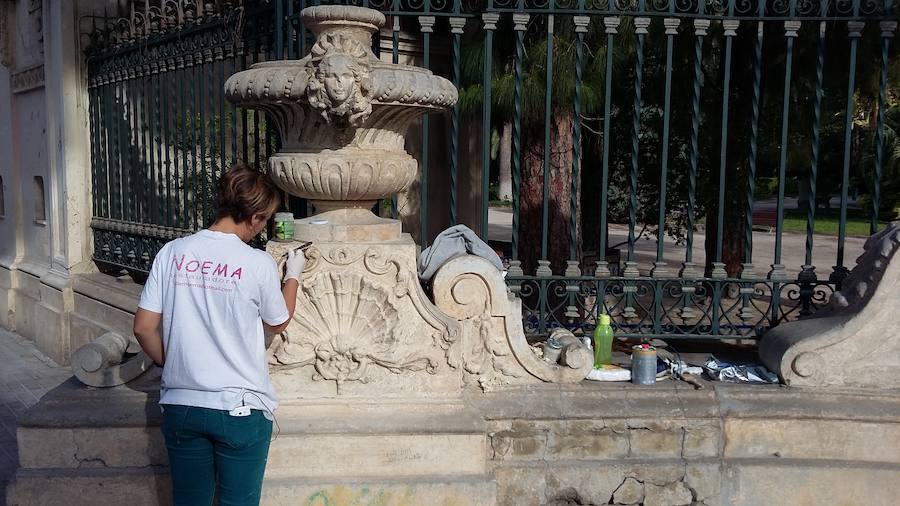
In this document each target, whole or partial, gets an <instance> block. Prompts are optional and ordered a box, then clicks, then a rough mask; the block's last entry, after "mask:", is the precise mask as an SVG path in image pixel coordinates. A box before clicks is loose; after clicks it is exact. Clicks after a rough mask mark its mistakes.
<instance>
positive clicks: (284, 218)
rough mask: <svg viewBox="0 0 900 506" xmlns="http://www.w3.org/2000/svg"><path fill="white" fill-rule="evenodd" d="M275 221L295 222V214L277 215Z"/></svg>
mask: <svg viewBox="0 0 900 506" xmlns="http://www.w3.org/2000/svg"><path fill="white" fill-rule="evenodd" d="M275 221H294V213H275Z"/></svg>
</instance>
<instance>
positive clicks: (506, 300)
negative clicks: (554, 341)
mask: <svg viewBox="0 0 900 506" xmlns="http://www.w3.org/2000/svg"><path fill="white" fill-rule="evenodd" d="M432 286H433V293H434V302H435V305H436V306H437V307H438V308H440V309H441V311H443V312H445V313H447V314H448V315H450V316H451V317H453V318H455V319H456V320H457V321H458V322H459V324H460V334H459V338H458V339H456V340H454V341H448V342H445V343H444V348H445V349H446V351H447V362H448V363H449V364H450V366H451V367H455V368H459V369H461V370H462V371H463V373H464V380H465V381H466V383H467V384H473V383H474V384H477V385H479V386H481V387H482V388H483V389H487V388H491V387H496V386H502V385H508V384H522V383H536V382H541V381H546V382H555V383H577V382H579V381H581V380H583V379H584V378H585V377H586V376H587V374H588V373H589V372H590V371H591V367H592V366H593V362H592V360H591V359H590V351H589V350H588V349H587V347H585V346H584V345H583V344H582V343H581V342H580V341H579V340H578V339H576V338H574V337H573V338H572V339H569V340H567V341H566V342H565V343H564V350H563V355H564V356H566V357H567V358H566V360H565V361H564V362H565V364H564V365H559V364H549V363H547V362H545V361H544V360H542V359H541V358H539V357H538V356H537V354H536V353H535V352H534V351H533V350H532V348H531V346H530V345H529V344H528V342H527V341H526V339H525V331H524V329H523V327H522V303H521V301H520V300H519V298H518V297H516V296H515V295H513V294H512V293H510V291H509V290H508V289H507V287H506V284H505V283H504V282H503V278H502V277H501V275H500V272H499V271H497V269H496V268H495V267H494V266H493V265H491V264H490V263H489V262H488V261H486V260H484V259H483V258H480V257H477V256H473V255H468V256H462V257H457V258H455V259H453V260H451V261H449V262H447V263H446V264H445V265H444V266H442V267H441V268H440V269H439V270H438V272H437V274H435V277H434V281H433V283H432Z"/></svg>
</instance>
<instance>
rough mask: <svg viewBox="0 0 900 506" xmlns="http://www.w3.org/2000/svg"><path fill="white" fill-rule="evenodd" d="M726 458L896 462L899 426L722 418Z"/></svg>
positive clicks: (899, 454) (898, 458) (899, 447)
mask: <svg viewBox="0 0 900 506" xmlns="http://www.w3.org/2000/svg"><path fill="white" fill-rule="evenodd" d="M725 440H726V441H727V444H726V446H725V452H724V454H725V457H726V458H748V457H772V456H774V457H780V458H787V459H820V460H847V461H860V462H884V463H892V464H900V426H898V425H897V424H887V423H867V422H862V421H845V420H821V419H820V420H760V419H728V420H726V421H725Z"/></svg>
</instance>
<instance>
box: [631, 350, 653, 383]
mask: <svg viewBox="0 0 900 506" xmlns="http://www.w3.org/2000/svg"><path fill="white" fill-rule="evenodd" d="M631 382H632V383H634V384H635V385H653V384H655V383H656V348H654V347H653V346H650V345H647V344H639V345H636V346H633V347H632V348H631Z"/></svg>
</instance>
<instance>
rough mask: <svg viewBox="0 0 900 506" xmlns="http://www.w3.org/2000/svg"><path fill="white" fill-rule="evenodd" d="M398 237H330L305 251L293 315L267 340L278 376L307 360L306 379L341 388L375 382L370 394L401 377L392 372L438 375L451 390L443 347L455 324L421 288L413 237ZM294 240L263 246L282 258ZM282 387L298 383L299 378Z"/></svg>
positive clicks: (453, 383)
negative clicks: (371, 240)
mask: <svg viewBox="0 0 900 506" xmlns="http://www.w3.org/2000/svg"><path fill="white" fill-rule="evenodd" d="M397 243H401V244H402V246H406V247H403V248H398V246H399V245H398V244H393V245H392V244H369V245H355V244H347V243H329V244H317V245H316V246H314V247H312V248H310V249H308V250H307V251H306V255H307V258H308V261H307V267H306V269H305V271H304V273H303V279H302V280H301V289H300V291H299V293H298V294H297V310H296V312H295V314H294V319H293V321H292V322H291V324H290V325H289V326H288V328H287V330H286V331H285V332H284V333H282V334H281V335H279V336H276V337H275V339H274V340H273V342H272V344H271V345H270V347H269V354H270V363H271V364H272V365H273V367H274V372H275V373H276V376H277V375H278V371H279V370H282V369H284V370H285V371H289V370H291V369H296V368H300V367H304V366H312V367H313V369H314V371H315V372H314V373H312V374H311V376H309V378H310V379H311V380H312V381H313V382H323V381H325V382H333V384H334V385H335V388H336V390H335V392H336V393H337V394H338V395H340V394H342V393H343V392H344V390H345V389H344V387H345V385H347V384H348V383H357V384H360V385H362V384H367V383H370V382H372V383H374V384H375V385H373V387H372V393H373V395H374V394H375V393H377V392H380V391H384V390H390V389H391V388H392V387H394V386H395V383H399V384H402V383H404V381H405V380H403V379H398V381H396V382H394V381H392V380H391V378H395V379H396V377H398V376H411V377H418V376H417V375H426V376H441V377H442V378H441V380H440V382H442V383H443V384H444V385H445V386H447V387H448V389H447V390H448V391H452V390H454V389H455V390H458V389H459V384H460V380H459V378H458V375H457V374H455V373H453V371H452V370H451V369H450V368H449V367H447V366H446V361H445V360H444V357H443V348H442V346H443V343H446V342H452V341H455V340H457V339H458V336H459V325H458V324H457V323H456V322H455V321H454V320H452V319H450V318H448V317H446V316H445V315H442V314H441V313H440V311H438V310H437V309H436V308H434V306H433V305H432V304H431V303H430V302H429V301H428V299H427V297H426V296H425V294H424V293H423V292H422V290H421V287H420V286H419V284H418V278H417V277H416V275H415V270H414V268H413V266H414V263H412V262H411V260H413V259H414V258H415V257H414V245H413V244H412V243H411V240H410V241H409V244H406V243H405V242H403V241H397ZM296 245H297V244H296V243H269V248H268V249H269V252H270V254H272V255H273V256H275V258H283V252H286V251H287V248H290V247H296ZM392 246H393V247H392ZM397 249H399V250H400V252H399V253H397V252H395V250H397ZM407 250H408V251H407ZM295 376H296V375H295ZM413 379H414V378H413ZM303 381H305V380H303ZM299 383H300V384H302V381H301V382H299ZM285 387H288V388H296V389H302V387H300V386H299V384H298V382H297V381H293V382H292V383H291V384H289V385H288V384H285ZM355 393H358V394H359V393H362V394H364V393H365V388H363V387H356V388H355ZM288 395H290V394H288Z"/></svg>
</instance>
